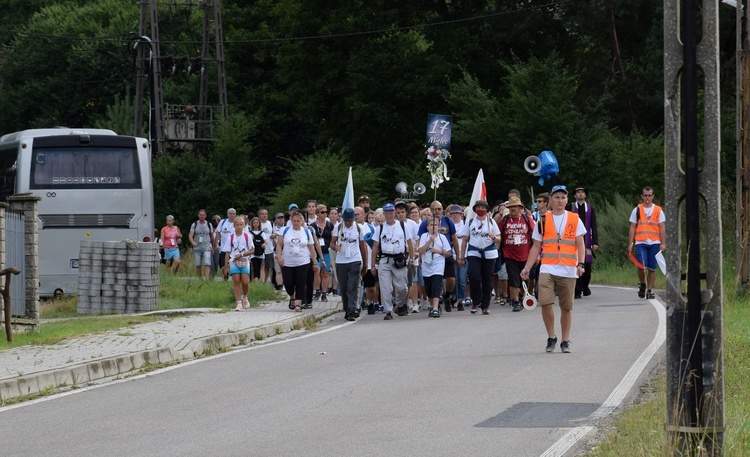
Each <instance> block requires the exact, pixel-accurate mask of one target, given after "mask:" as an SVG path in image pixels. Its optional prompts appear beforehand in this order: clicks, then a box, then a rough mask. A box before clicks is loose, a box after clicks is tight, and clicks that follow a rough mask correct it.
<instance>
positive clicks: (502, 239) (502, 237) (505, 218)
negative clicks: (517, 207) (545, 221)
mask: <svg viewBox="0 0 750 457" xmlns="http://www.w3.org/2000/svg"><path fill="white" fill-rule="evenodd" d="M521 216H523V220H524V222H526V226H527V227H531V222H530V221H529V217H528V216H527V215H526V213H525V212H524V213H521ZM508 219H510V214H506V215H505V216H503V221H502V225H501V226H500V248H501V249H502V247H503V245H505V226H506V225H507V224H508ZM532 232H533V230H531V231H529V232H527V233H526V239H527V240H528V243H529V246H531V243H532V241H531V233H532ZM539 233H542V232H539Z"/></svg>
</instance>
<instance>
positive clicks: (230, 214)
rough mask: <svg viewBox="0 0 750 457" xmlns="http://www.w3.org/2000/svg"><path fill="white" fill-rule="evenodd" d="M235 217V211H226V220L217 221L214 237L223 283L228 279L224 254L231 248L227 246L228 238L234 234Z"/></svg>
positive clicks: (230, 209)
mask: <svg viewBox="0 0 750 457" xmlns="http://www.w3.org/2000/svg"><path fill="white" fill-rule="evenodd" d="M235 217H237V211H236V210H235V209H234V208H229V209H228V210H227V217H226V219H222V220H221V221H219V225H218V226H217V227H216V231H215V232H214V236H215V237H216V239H217V241H218V242H219V252H221V255H220V256H219V266H220V267H221V275H222V276H223V277H224V281H226V280H228V279H229V274H228V273H229V270H228V269H227V265H226V259H225V258H226V255H225V254H224V253H225V252H229V251H230V249H231V246H230V245H229V237H230V236H232V233H234V218H235Z"/></svg>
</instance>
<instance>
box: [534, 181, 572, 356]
mask: <svg viewBox="0 0 750 457" xmlns="http://www.w3.org/2000/svg"><path fill="white" fill-rule="evenodd" d="M567 204H568V190H567V189H566V188H565V186H554V187H553V188H552V190H551V191H550V206H551V210H550V211H548V212H547V213H546V214H545V215H544V216H543V217H540V220H539V224H538V225H537V227H539V228H538V229H537V230H534V233H533V235H532V240H533V245H532V247H531V252H529V260H528V261H526V265H525V267H524V269H523V270H521V278H522V279H527V278H528V277H529V270H530V269H531V267H533V266H534V263H535V262H536V260H537V257H538V256H539V253H540V252H541V254H542V257H541V258H542V262H541V266H540V269H539V304H540V305H541V306H542V319H543V321H544V326H545V327H546V329H547V348H546V351H547V352H554V350H555V346H557V336H556V334H555V310H554V309H553V308H552V305H553V304H554V303H555V288H557V297H558V299H559V302H560V327H561V330H562V334H561V336H562V342H561V343H560V350H561V351H562V352H566V353H567V352H571V348H570V327H571V324H572V322H573V301H574V296H575V289H576V280H577V279H578V277H579V276H581V275H582V274H583V272H584V262H585V261H586V244H585V242H584V240H583V236H584V235H585V234H586V226H585V225H584V224H583V221H581V219H580V218H579V217H578V214H576V213H571V212H570V211H565V205H567ZM542 248H544V250H542Z"/></svg>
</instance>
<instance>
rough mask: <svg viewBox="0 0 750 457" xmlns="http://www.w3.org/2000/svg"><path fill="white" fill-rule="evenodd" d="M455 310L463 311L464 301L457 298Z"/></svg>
mask: <svg viewBox="0 0 750 457" xmlns="http://www.w3.org/2000/svg"><path fill="white" fill-rule="evenodd" d="M456 310H458V311H463V310H464V301H463V300H459V301H458V305H456Z"/></svg>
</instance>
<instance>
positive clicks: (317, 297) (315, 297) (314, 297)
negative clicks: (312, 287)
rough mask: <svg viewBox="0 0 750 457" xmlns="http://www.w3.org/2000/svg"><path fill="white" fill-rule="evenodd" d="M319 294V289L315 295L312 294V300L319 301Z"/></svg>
mask: <svg viewBox="0 0 750 457" xmlns="http://www.w3.org/2000/svg"><path fill="white" fill-rule="evenodd" d="M321 293H322V292H321V291H320V289H318V290H316V291H315V294H313V300H320V294H321Z"/></svg>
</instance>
